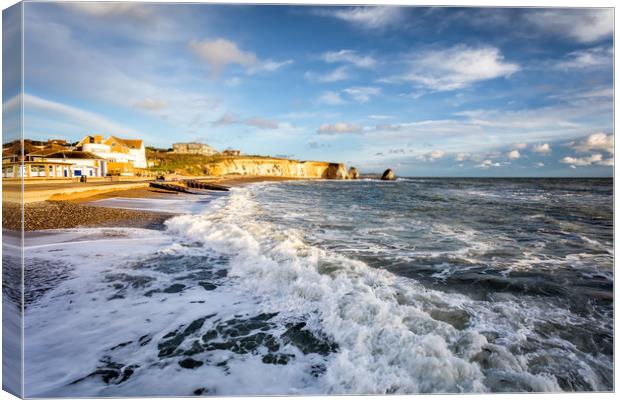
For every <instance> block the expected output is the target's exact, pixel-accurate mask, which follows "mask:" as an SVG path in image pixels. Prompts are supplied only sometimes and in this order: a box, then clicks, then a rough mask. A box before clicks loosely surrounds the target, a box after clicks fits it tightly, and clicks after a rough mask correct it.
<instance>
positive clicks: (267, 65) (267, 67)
mask: <svg viewBox="0 0 620 400" xmlns="http://www.w3.org/2000/svg"><path fill="white" fill-rule="evenodd" d="M292 63H293V60H286V61H281V62H278V61H273V60H265V61H263V62H260V63H258V64H257V65H255V66H253V67H250V68H248V73H249V74H258V73H261V72H276V71H278V70H279V69H281V68H283V67H286V66H287V65H291V64H292Z"/></svg>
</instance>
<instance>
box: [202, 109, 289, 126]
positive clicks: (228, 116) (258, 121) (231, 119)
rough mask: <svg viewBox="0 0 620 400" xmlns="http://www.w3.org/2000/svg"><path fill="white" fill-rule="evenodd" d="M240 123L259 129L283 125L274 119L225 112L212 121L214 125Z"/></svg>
mask: <svg viewBox="0 0 620 400" xmlns="http://www.w3.org/2000/svg"><path fill="white" fill-rule="evenodd" d="M233 124H241V125H247V126H252V127H255V128H259V129H278V128H281V127H285V126H284V124H281V123H279V122H278V121H276V120H273V119H269V118H263V117H250V118H240V117H239V116H238V115H237V114H234V113H231V112H227V113H225V114H224V115H222V116H221V117H220V118H218V119H217V120H216V121H214V122H213V125H214V126H223V125H233Z"/></svg>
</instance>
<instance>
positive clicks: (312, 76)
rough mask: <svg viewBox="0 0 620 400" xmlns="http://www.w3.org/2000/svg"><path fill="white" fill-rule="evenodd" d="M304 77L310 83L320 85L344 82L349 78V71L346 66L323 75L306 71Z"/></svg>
mask: <svg viewBox="0 0 620 400" xmlns="http://www.w3.org/2000/svg"><path fill="white" fill-rule="evenodd" d="M304 76H305V77H306V79H308V80H310V81H316V82H322V83H328V82H337V81H344V80H347V79H349V78H350V76H349V70H348V68H347V67H346V66H343V67H338V68H336V69H334V70H331V71H328V72H324V73H317V72H312V71H307V72H306V73H305V75H304Z"/></svg>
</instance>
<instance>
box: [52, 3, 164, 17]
mask: <svg viewBox="0 0 620 400" xmlns="http://www.w3.org/2000/svg"><path fill="white" fill-rule="evenodd" d="M59 4H61V5H62V6H64V7H67V8H70V9H72V10H75V11H79V12H82V13H84V14H88V15H93V16H96V17H115V18H116V17H119V16H123V17H132V18H136V19H141V20H146V19H149V18H151V17H152V15H153V9H152V8H151V7H149V5H148V4H143V3H130V2H127V3H123V2H68V3H59Z"/></svg>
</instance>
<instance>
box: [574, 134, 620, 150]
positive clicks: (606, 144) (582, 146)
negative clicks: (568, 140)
mask: <svg viewBox="0 0 620 400" xmlns="http://www.w3.org/2000/svg"><path fill="white" fill-rule="evenodd" d="M572 147H573V148H574V149H575V150H577V151H579V152H582V153H585V152H588V151H592V150H603V151H606V152H608V153H609V154H614V135H613V134H609V135H608V134H605V133H603V132H597V133H593V134H591V135H589V136H588V137H587V138H585V139H584V140H581V141H579V142H576V143H572Z"/></svg>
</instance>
